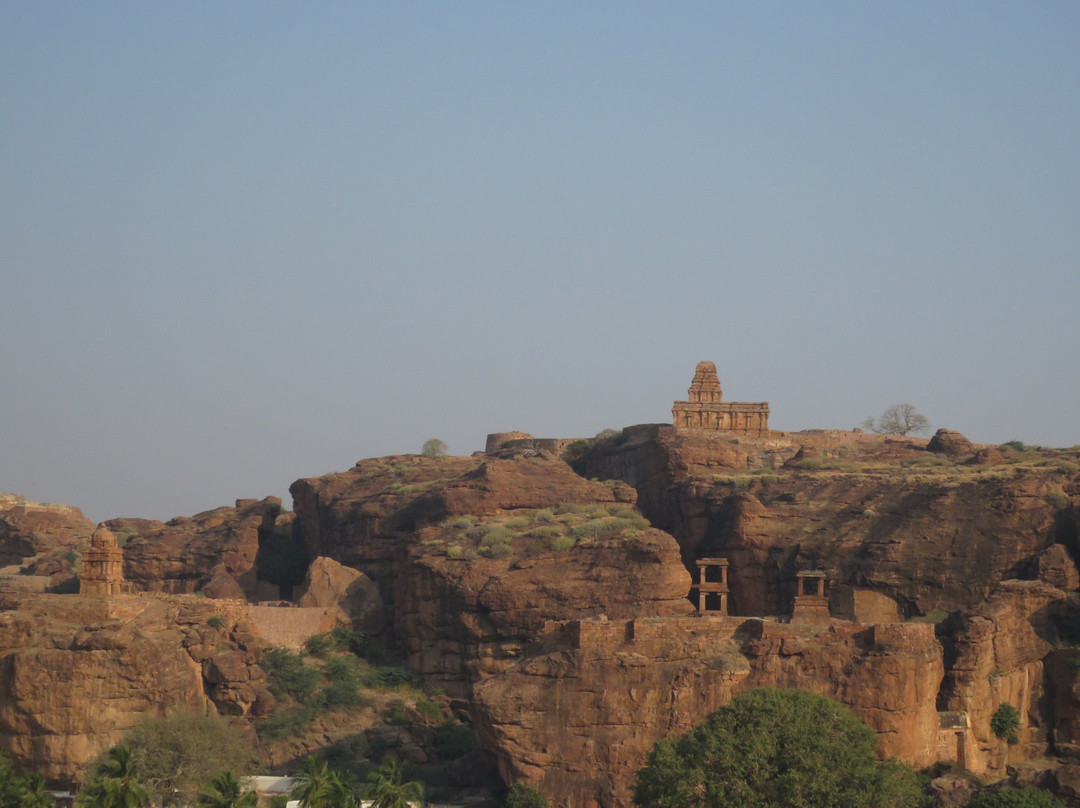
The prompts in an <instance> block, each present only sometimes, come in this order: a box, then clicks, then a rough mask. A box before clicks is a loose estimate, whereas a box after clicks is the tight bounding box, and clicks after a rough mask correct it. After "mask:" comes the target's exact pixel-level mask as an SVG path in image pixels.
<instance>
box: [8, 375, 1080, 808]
mask: <svg viewBox="0 0 1080 808" xmlns="http://www.w3.org/2000/svg"><path fill="white" fill-rule="evenodd" d="M702 389H703V390H704V392H702V393H701V396H702V397H703V398H707V397H711V400H708V401H696V400H695V396H694V391H693V390H692V391H691V401H690V402H681V404H682V405H685V406H684V410H685V411H686V413H690V415H687V414H686V413H684V416H683V417H685V418H690V417H691V416H693V417H700V418H705V417H706V416H709V417H713V418H714V420H715V419H719V418H721V417H725V418H731V419H735V418H740V417H741V418H744V420H746V422H747V423H748V424H749V426H748V427H747V429H748V430H750V429H751V427H752V431H753V432H754V434H742V433H738V432H733V431H731V430H729V429H727V430H725V429H713V428H709V429H706V428H695V427H679V428H675V427H672V426H665V425H644V426H637V427H629V428H626V429H624V430H622V431H621V432H617V433H612V434H607V435H605V436H603V437H601V438H598V439H594V440H591V441H578V442H571V441H566V440H558V441H544V440H535V439H533V438H531V437H530V436H528V435H526V434H524V433H509V434H507V435H506V436H504V437H503V438H500V436H492V439H490V440H489V444H488V451H486V452H484V453H477V455H475V456H473V457H443V458H439V457H436V458H427V457H421V456H418V455H399V456H393V457H386V458H378V459H369V460H361V461H359V462H358V463H357V464H356V465H355V466H354V467H353V468H351V469H349V470H347V471H343V472H339V473H332V474H327V475H324V476H322V477H317V478H309V479H303V480H298V481H296V482H295V483H294V484H293V486H292V488H291V493H292V495H293V502H294V512H293V513H289V512H283V511H282V509H281V503H280V502H278V501H276V500H274V499H273V498H269V499H266V500H262V501H253V500H244V501H240V502H238V503H237V504H236V506H235V507H231V508H221V509H216V510H214V511H209V512H206V513H203V514H198V515H196V516H194V517H191V518H189V519H179V520H173V521H172V522H170V523H168V524H163V523H157V522H146V521H142V520H132V519H116V520H111V521H110V522H109V523H108V526H109V527H110V528H111V529H112V531H113V533H114V534H115V536H116V540H117V544H118V545H122V550H123V571H124V578H125V579H126V582H125V584H124V586H125V587H128V590H125V591H130V592H131V593H132V594H129V595H124V596H123V597H119V598H107V599H100V600H95V599H88V598H86V597H84V596H80V595H63V594H48V593H44V594H39V593H34V592H29V591H27V588H26V587H22V588H20V587H19V586H16V585H15V584H13V583H11V581H13V580H15V579H20V578H34V579H35V580H37V581H39V584H40V587H41V588H44V589H50V588H53V589H55V588H56V587H57V584H58V583H62V582H63V580H66V577H65V576H68V577H69V576H70V575H71V573H73V572H74V573H79V572H80V569H81V567H80V565H81V561H80V554H82V553H84V552H85V551H86V548H87V541H88V537H89V534H90V533H91V532H92V530H93V526H92V525H88V524H86V523H85V520H83V521H82V522H80V521H78V517H77V516H74V515H73V514H75V513H77V512H73V511H72V512H69V515H68V516H67V517H65V518H66V519H69V520H70V521H69V522H68V523H66V524H70V527H68V528H66V529H67V530H68V531H69V532H68V533H66V534H65V533H59V534H58V533H56V531H58V530H59V528H50V529H51V530H53V531H54V538H49V536H48V535H42V536H37V535H36V533H35V528H34V527H33V525H32V524H31V525H29V526H27V525H26V523H25V522H22V523H20V522H19V520H18V519H17V518H16V517H15V516H14V515H13V516H12V517H11V518H8V517H6V516H5V523H4V524H5V525H7V526H9V527H7V528H6V530H7V533H6V534H5V535H7V536H15V537H16V538H15V539H13V541H12V543H11V544H10V545H8V546H6V547H5V548H0V549H2V550H3V551H5V552H8V553H10V554H11V557H12V558H15V557H17V556H18V557H19V560H20V561H21V562H22V563H21V565H20V567H19V568H17V569H14V570H9V575H8V576H7V577H8V585H7V586H6V587H5V588H3V589H2V591H0V603H2V605H3V606H4V608H5V609H6V611H3V612H0V619H2V621H3V622H2V625H0V694H2V697H0V747H3V750H4V751H5V752H7V753H9V754H12V755H13V756H14V757H15V758H16V759H17V760H18V761H20V762H21V763H23V764H24V765H33V766H36V767H39V768H42V769H43V770H45V771H47V772H48V773H49V774H50V776H53V777H56V778H58V779H62V778H65V777H70V776H71V775H72V773H73V772H74V771H75V770H76V769H77V767H78V765H79V764H80V763H82V762H83V761H85V760H86V759H87V758H88V757H89V756H91V755H92V754H94V753H96V752H97V751H99V750H100V749H101V748H103V747H104V746H106V745H108V744H109V743H111V742H113V741H114V740H115V739H116V738H117V737H118V736H119V734H122V731H123V730H124V729H125V728H126V727H129V726H131V725H132V724H133V723H134V722H135V721H137V720H138V718H139V717H140V716H141V715H143V714H145V713H147V712H155V711H157V712H163V711H167V710H169V709H173V708H175V707H177V706H180V705H183V706H187V707H195V708H197V709H208V710H215V711H218V712H222V713H227V714H231V715H234V716H237V717H238V718H241V719H243V720H245V721H248V722H249V723H250V724H251V725H252V726H253V727H258V726H259V725H260V724H261V722H262V721H264V720H267V719H266V716H269V715H273V714H274V713H275V710H277V709H278V705H276V704H275V702H274V697H273V696H272V695H271V694H269V692H267V689H266V680H265V676H264V674H263V673H262V671H261V669H260V668H259V667H258V665H257V660H258V659H259V658H260V657H261V655H262V654H263V653H264V649H265V648H266V647H268V646H270V645H274V644H286V645H289V644H291V645H292V646H293V647H297V646H298V645H299V644H300V643H301V642H302V641H303V638H304V637H305V636H308V635H310V634H312V633H314V632H316V631H323V630H326V628H327V627H330V626H333V625H344V626H348V627H350V628H352V629H360V630H362V631H363V632H364V635H365V636H367V637H370V638H374V639H375V640H377V641H378V642H379V643H381V644H382V645H383V647H385V648H387V649H389V651H390V652H391V653H393V654H396V655H398V658H399V659H400V660H402V661H403V662H405V663H407V664H408V665H409V667H411V668H412V669H413V670H414V671H416V672H417V673H418V674H419V675H420V676H421V677H422V679H423V681H424V682H425V683H426V684H427V685H428V686H429V687H432V688H439V689H440V690H442V691H444V692H445V693H447V694H448V695H449V696H450V697H452V698H453V699H457V700H458V701H457V702H455V703H456V704H457V705H458V708H459V709H460V710H463V711H465V712H467V713H468V715H469V716H470V718H471V721H472V723H473V725H474V726H475V728H476V729H477V731H478V732H479V734H480V740H481V745H482V747H483V748H484V750H486V753H487V754H488V755H489V756H490V757H491V759H493V760H494V762H495V764H496V765H497V767H498V770H499V772H500V774H501V777H502V778H503V780H504V781H505V782H507V783H509V782H512V781H513V780H525V781H527V782H530V783H532V784H535V785H538V786H539V787H541V788H542V789H543V790H544V792H545V793H546V794H547V795H548V796H550V797H551V798H552V799H553V800H554V801H555V803H556V804H561V805H567V806H583V807H584V806H594V805H595V806H612V808H615V807H616V806H627V805H629V789H630V787H631V785H632V781H633V774H634V772H635V771H636V769H637V768H638V767H640V765H641V764H642V763H643V761H644V758H645V755H646V754H647V752H648V750H649V749H650V748H651V746H652V744H653V742H654V741H655V740H657V739H659V738H661V737H664V736H666V735H668V734H670V733H672V732H676V731H682V730H685V729H687V728H689V727H690V726H692V725H693V724H694V723H696V722H697V721H698V720H700V718H702V717H703V716H704V715H705V714H706V713H707V712H708V711H710V710H711V709H714V708H715V707H717V706H719V705H722V704H724V703H726V701H727V700H729V699H730V698H731V697H732V695H734V694H737V693H739V692H742V691H744V690H747V689H750V688H753V687H759V686H778V687H801V688H806V689H810V690H813V691H815V692H818V693H820V694H823V695H827V696H829V697H831V698H834V699H837V700H839V701H841V702H843V703H845V704H847V705H849V706H850V707H851V708H852V709H853V710H855V711H856V712H857V713H858V714H859V715H860V716H861V717H863V718H864V720H866V721H867V722H868V723H870V724H871V725H872V726H873V727H874V728H875V729H877V730H878V732H879V733H880V737H881V752H882V753H883V754H888V755H895V756H897V757H900V758H902V759H904V760H907V761H909V762H911V763H914V764H916V765H919V766H925V765H929V764H931V763H933V762H935V761H938V760H954V761H959V762H960V763H961V764H962V765H964V766H966V767H967V768H968V769H970V770H972V771H974V772H977V773H985V774H987V775H988V776H990V777H997V776H1002V775H1004V774H1005V773H1006V772H1007V771H1010V770H1017V767H1019V769H1020V770H1023V769H1024V766H1025V765H1026V763H1025V762H1026V761H1033V760H1036V759H1042V758H1045V757H1046V756H1047V755H1051V754H1055V755H1059V756H1064V757H1069V756H1073V755H1080V685H1077V684H1076V673H1075V671H1077V670H1080V651H1074V650H1073V647H1074V646H1075V645H1076V644H1077V643H1080V603H1078V602H1077V599H1076V596H1075V590H1076V589H1077V587H1078V585H1080V576H1078V574H1077V570H1076V566H1075V559H1076V554H1077V551H1078V531H1077V521H1078V512H1080V509H1078V503H1080V471H1078V465H1077V464H1078V460H1080V458H1078V457H1077V452H1075V451H1064V450H1060V451H1057V450H1031V449H1026V448H1024V447H1020V446H1016V445H1013V446H1011V447H985V446H977V445H973V444H971V443H970V442H969V441H967V440H966V439H965V438H963V436H962V435H959V434H958V433H955V432H949V431H943V432H939V433H938V435H935V436H934V438H933V439H932V440H930V441H927V440H925V439H917V438H887V437H884V436H880V435H871V434H866V433H862V432H858V431H855V432H805V433H783V432H776V431H768V430H767V429H764V428H763V427H762V426H761V423H762V419H764V418H766V417H767V408H764V407H763V406H759V405H746V406H745V407H742V408H740V407H738V406H734V405H732V407H731V408H730V409H727V410H725V409H723V408H722V407H721V406H720V405H721V403H722V402H719V401H718V398H719V391H718V388H717V389H716V390H711V389H705V387H703V388H702ZM678 404H680V403H679V402H677V405H678ZM690 405H693V406H690ZM698 405H700V406H698ZM754 419H757V420H754ZM553 450H556V451H557V452H558V453H556V451H553ZM567 461H569V462H567ZM7 502H15V500H7ZM24 511H25V507H24ZM42 524H44V523H42ZM49 524H50V525H51V524H53V523H49ZM10 526H15V528H12V527H10ZM41 532H42V533H43V534H47V531H46V530H45V529H44V527H43V528H42V529H41ZM56 535H59V536H60V539H59V540H56V539H55V536H56ZM26 551H29V552H28V553H27V552H26ZM73 558H74V560H72V559H73ZM699 562H701V564H703V565H705V566H704V567H700V566H699ZM50 564H51V565H53V566H56V565H57V564H60V565H61V566H62V565H63V564H67V565H68V567H67V568H66V570H65V569H58V570H57V571H56V572H55V573H54V575H53V577H48V576H47V575H42V574H38V575H36V576H35V575H34V574H33V573H35V572H38V571H39V570H44V569H46V568H48V566H49V565H50ZM710 565H712V566H710ZM721 565H722V567H723V570H724V577H723V579H722V582H721V583H716V582H715V579H714V580H713V582H711V583H709V584H708V586H706V587H705V590H704V592H705V593H706V594H708V597H705V594H701V593H699V591H698V589H697V588H696V587H697V586H698V585H699V582H700V581H701V577H700V576H702V575H704V574H707V572H708V570H709V569H713V570H714V572H715V570H716V569H719V568H720V566H721ZM702 570H705V572H702ZM62 579H63V580H62ZM267 602H274V603H276V604H278V605H277V606H269V605H268V604H267ZM260 604H263V605H260ZM703 605H704V606H705V607H706V608H705V611H704V612H703V613H699V608H700V607H702V606H703ZM211 616H222V617H223V618H225V619H221V620H216V621H214V622H215V625H214V626H211V625H210V617H211ZM35 677H36V680H35ZM31 681H49V682H51V683H53V684H52V685H51V686H50V687H49V688H45V689H42V688H33V687H31V684H30V683H31ZM1003 702H1009V703H1010V704H1012V705H1014V706H1016V707H1017V708H1018V709H1019V710H1020V714H1021V726H1020V728H1019V729H1018V731H1017V738H1016V740H1017V743H1016V744H1013V745H1009V744H1006V743H1004V742H1003V741H1001V740H999V739H998V738H996V737H995V736H994V735H993V734H992V733H991V731H990V718H991V716H992V715H993V714H994V712H995V711H996V709H997V708H998V706H1000V704H1002V703H1003ZM458 708H456V709H458ZM325 742H329V741H325ZM317 745H318V744H317V742H316V743H315V746H317ZM311 748H313V747H311V746H309V747H307V748H306V749H305V748H303V747H302V746H298V747H297V748H295V749H294V750H293V752H292V753H290V754H293V753H295V754H302V753H303V752H305V751H309V750H310V749H311ZM271 757H273V756H271ZM275 759H276V758H275ZM468 765H471V764H466V763H462V764H461V767H467V766H468ZM461 767H459V768H461ZM1032 776H1034V775H1032ZM1039 776H1040V777H1043V779H1044V780H1045V778H1046V777H1051V778H1052V775H1046V774H1043V775H1039Z"/></svg>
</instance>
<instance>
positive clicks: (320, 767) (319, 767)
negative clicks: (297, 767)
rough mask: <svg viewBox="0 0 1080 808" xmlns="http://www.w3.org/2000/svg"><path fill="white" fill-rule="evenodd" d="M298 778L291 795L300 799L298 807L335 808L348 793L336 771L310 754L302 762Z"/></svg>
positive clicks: (295, 798)
mask: <svg viewBox="0 0 1080 808" xmlns="http://www.w3.org/2000/svg"><path fill="white" fill-rule="evenodd" d="M299 780H300V782H299V783H297V784H296V786H295V787H294V788H293V790H292V795H291V796H292V798H293V799H294V800H299V801H300V808H336V806H338V805H340V804H341V803H342V802H343V801H344V800H345V797H346V795H347V793H348V789H346V788H345V785H344V784H343V783H342V782H341V777H339V776H338V773H337V772H335V771H333V770H332V769H331V768H330V767H329V766H327V765H326V763H325V762H323V761H319V760H316V759H315V757H314V756H312V755H308V759H307V760H306V761H305V762H304V768H303V769H302V770H301V771H300V775H299Z"/></svg>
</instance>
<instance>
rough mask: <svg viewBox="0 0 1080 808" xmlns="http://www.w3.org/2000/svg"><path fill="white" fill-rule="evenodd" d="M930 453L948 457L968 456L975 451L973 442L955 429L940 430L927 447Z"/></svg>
mask: <svg viewBox="0 0 1080 808" xmlns="http://www.w3.org/2000/svg"><path fill="white" fill-rule="evenodd" d="M926 450H927V451H928V452H935V453H937V454H946V455H953V456H956V455H966V454H971V453H972V452H973V451H975V447H974V445H972V443H971V441H969V440H968V439H967V438H965V437H964V436H963V435H961V434H960V433H959V432H957V431H955V430H953V429H939V430H938V431H937V432H935V433H934V437H932V438H930V443H928V444H927V445H926Z"/></svg>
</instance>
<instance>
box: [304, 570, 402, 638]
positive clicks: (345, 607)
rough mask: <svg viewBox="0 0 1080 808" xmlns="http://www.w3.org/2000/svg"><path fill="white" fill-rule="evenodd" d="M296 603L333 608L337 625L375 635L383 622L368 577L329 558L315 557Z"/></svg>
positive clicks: (375, 590)
mask: <svg viewBox="0 0 1080 808" xmlns="http://www.w3.org/2000/svg"><path fill="white" fill-rule="evenodd" d="M301 592H302V594H301V595H300V605H301V606H308V607H317V608H323V609H333V610H335V613H336V615H337V622H338V624H339V625H342V626H346V627H348V628H352V629H356V630H358V631H364V632H367V633H371V634H377V633H379V632H381V631H382V630H383V628H384V627H385V623H386V613H385V609H384V608H383V602H382V598H380V597H379V587H378V586H376V584H375V582H374V581H372V580H371V579H370V578H369V577H368V576H366V575H364V573H362V572H360V571H359V570H354V569H353V568H352V567H346V566H344V565H343V564H339V563H338V562H337V561H335V560H334V559H332V558H326V557H325V556H319V557H318V558H316V559H315V560H314V561H312V562H311V566H310V567H308V571H307V576H306V577H305V578H304V582H303V584H302V587H301Z"/></svg>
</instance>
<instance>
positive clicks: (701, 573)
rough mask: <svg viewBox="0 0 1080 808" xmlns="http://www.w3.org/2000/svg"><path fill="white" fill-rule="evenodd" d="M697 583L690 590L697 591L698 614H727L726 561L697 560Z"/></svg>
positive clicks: (715, 559)
mask: <svg viewBox="0 0 1080 808" xmlns="http://www.w3.org/2000/svg"><path fill="white" fill-rule="evenodd" d="M697 568H698V582H697V583H696V584H692V585H691V587H690V588H691V589H696V590H697V591H698V614H721V615H725V616H726V615H727V613H728V594H730V593H729V590H728V578H727V573H728V560H727V559H726V558H699V559H698V560H697Z"/></svg>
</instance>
